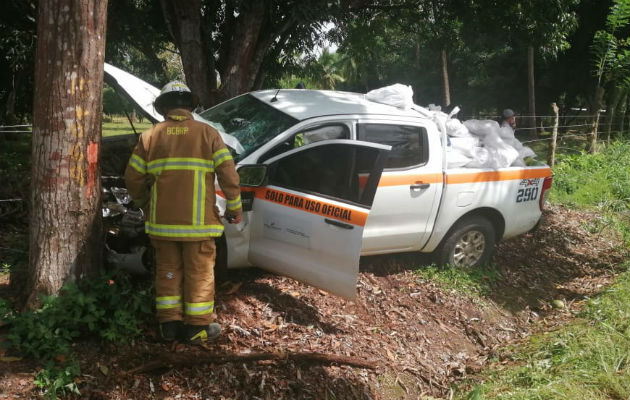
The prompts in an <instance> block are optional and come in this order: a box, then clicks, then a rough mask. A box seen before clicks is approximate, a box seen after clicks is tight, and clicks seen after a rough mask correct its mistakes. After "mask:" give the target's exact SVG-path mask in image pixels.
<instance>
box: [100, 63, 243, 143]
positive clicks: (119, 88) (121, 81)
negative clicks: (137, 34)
mask: <svg viewBox="0 0 630 400" xmlns="http://www.w3.org/2000/svg"><path fill="white" fill-rule="evenodd" d="M104 71H105V76H104V80H105V82H106V83H107V84H108V85H110V86H111V87H113V88H114V90H116V93H118V94H120V95H122V96H124V97H125V98H126V99H127V100H129V101H130V102H132V103H133V104H135V105H136V106H137V107H138V109H139V111H140V112H142V114H143V115H144V116H145V117H147V118H148V119H149V121H151V123H153V124H156V123H158V122H162V121H164V117H163V116H162V115H160V114H159V113H158V112H157V111H156V110H155V108H154V107H153V102H154V101H155V98H156V97H157V96H158V95H159V94H160V89H158V88H156V87H155V86H152V85H150V84H148V83H146V82H145V81H143V80H142V79H140V78H136V77H135V76H133V75H131V74H130V73H128V72H125V71H123V70H121V69H119V68H116V67H114V66H113V65H111V64H107V63H105V68H104ZM192 114H193V117H194V118H195V120H197V121H200V122H203V123H206V124H208V125H210V126H212V127H213V128H215V129H217V131H218V132H219V134H220V135H221V138H222V139H223V142H224V143H225V144H226V145H227V146H229V147H231V148H233V149H234V150H235V151H236V152H237V153H238V154H240V153H242V152H243V151H244V149H243V146H241V144H240V143H239V141H238V139H236V138H235V137H234V136H232V135H230V134H229V133H225V132H223V131H222V130H221V129H219V128H217V126H215V125H216V124H213V123H212V121H208V120H206V119H204V118H203V117H201V116H200V115H199V114H196V113H194V112H193V113H192Z"/></svg>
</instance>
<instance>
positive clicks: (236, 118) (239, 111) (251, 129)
mask: <svg viewBox="0 0 630 400" xmlns="http://www.w3.org/2000/svg"><path fill="white" fill-rule="evenodd" d="M199 115H201V117H203V118H204V119H206V120H208V121H210V122H211V123H212V126H214V127H215V128H216V129H217V130H219V131H220V132H224V133H227V134H230V135H232V136H234V137H235V138H236V139H237V140H238V142H239V143H240V145H241V147H242V149H239V148H238V146H231V147H233V148H234V147H236V150H237V152H236V153H238V154H235V151H234V149H233V150H232V153H233V154H232V156H233V157H234V159H235V161H236V162H238V161H240V160H242V159H244V158H245V157H247V156H248V155H249V154H251V153H252V152H254V151H255V150H256V149H258V148H259V147H260V146H262V145H263V144H265V143H267V142H268V141H269V140H271V139H273V138H274V137H276V136H277V135H278V134H280V133H281V132H283V131H285V130H286V129H287V128H289V127H290V126H292V125H294V124H296V123H297V122H298V120H296V119H295V118H293V117H290V116H288V115H287V114H285V113H283V112H281V111H278V110H276V109H275V108H273V107H271V106H269V105H267V104H265V103H263V102H262V101H260V100H258V99H256V98H255V97H254V96H252V95H249V94H246V95H243V96H239V97H236V98H234V99H232V100H230V101H226V102H225V103H222V104H219V105H218V106H215V107H212V108H210V109H208V110H206V111H203V112H202V113H200V114H199ZM226 144H228V145H230V144H229V143H226ZM238 150H241V151H238Z"/></svg>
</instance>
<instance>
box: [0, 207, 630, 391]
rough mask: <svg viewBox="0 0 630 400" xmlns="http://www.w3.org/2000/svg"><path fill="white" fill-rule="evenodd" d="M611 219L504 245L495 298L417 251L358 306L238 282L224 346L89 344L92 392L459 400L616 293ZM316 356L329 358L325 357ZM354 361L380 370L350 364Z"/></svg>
mask: <svg viewBox="0 0 630 400" xmlns="http://www.w3.org/2000/svg"><path fill="white" fill-rule="evenodd" d="M597 218H598V217H597V215H595V214H591V213H580V212H575V211H569V210H566V209H564V208H560V207H554V208H552V209H550V210H549V211H548V212H547V213H546V215H545V220H544V222H543V224H542V225H541V227H540V228H538V230H536V231H535V232H532V233H529V234H526V235H523V236H521V237H518V238H515V239H512V240H508V241H505V242H503V243H501V244H500V245H499V246H498V249H497V253H496V255H495V257H494V263H495V265H496V269H497V276H498V278H497V280H496V281H495V282H494V283H493V284H492V286H491V289H490V290H489V292H488V293H484V296H483V297H482V296H475V295H471V296H467V295H462V294H461V293H456V292H454V291H449V290H445V289H443V288H441V287H440V286H438V285H437V284H436V283H435V282H433V281H427V280H424V279H422V278H421V277H420V275H418V274H417V273H415V272H414V271H415V270H416V269H417V268H418V267H419V266H420V265H421V264H422V263H424V262H426V259H425V258H423V257H421V256H417V255H412V254H404V255H398V256H387V257H385V256H379V257H369V258H365V259H363V260H362V272H361V274H360V276H359V281H358V285H357V286H358V297H357V299H356V300H355V301H347V300H343V299H340V298H338V297H335V296H331V295H328V294H326V293H325V292H323V291H320V290H318V289H315V288H312V287H308V286H305V285H302V284H300V283H297V282H295V281H293V280H291V279H288V278H282V277H277V276H273V275H269V274H266V273H263V272H260V271H256V270H248V271H237V272H235V273H234V274H233V275H232V276H231V281H230V282H228V283H226V284H224V285H222V286H220V287H219V288H218V295H217V312H218V319H219V322H220V323H221V324H222V326H223V327H224V335H223V336H222V337H221V339H219V341H218V342H216V343H213V344H211V345H209V346H208V347H207V348H200V347H193V346H185V345H173V346H168V345H164V344H158V343H155V340H154V339H153V338H152V337H151V335H154V332H153V330H148V332H147V334H148V335H149V338H148V339H147V340H140V341H138V340H137V341H136V342H135V343H134V344H133V345H129V346H125V347H124V348H110V347H103V346H100V345H90V344H89V343H82V344H79V345H77V350H78V351H77V353H78V354H79V361H80V364H81V369H82V371H83V373H84V374H85V375H84V383H85V385H84V386H83V389H82V393H83V395H84V396H89V397H92V398H107V399H127V398H137V399H140V398H154V397H157V398H165V399H166V398H217V399H219V398H225V399H281V398H285V399H324V398H336V399H377V398H379V399H381V398H382V399H392V398H409V399H412V398H413V399H415V398H421V396H422V395H423V394H424V395H432V396H445V395H447V394H448V391H449V387H450V385H451V384H452V383H453V382H455V381H457V380H459V379H461V378H462V377H464V376H465V375H466V374H467V373H470V372H471V371H476V370H478V369H479V368H481V367H482V366H483V364H484V362H485V360H486V359H487V358H488V356H489V355H492V354H493V352H494V350H495V349H496V348H497V347H498V346H502V345H504V344H506V343H508V342H510V341H513V340H514V339H518V338H521V337H525V336H527V335H528V334H530V333H531V331H532V330H536V329H540V327H544V324H540V323H539V321H543V320H545V321H546V320H548V319H553V318H554V316H559V317H560V316H563V315H565V316H566V315H570V313H569V312H567V311H557V310H552V308H551V307H550V305H549V304H550V302H551V301H552V300H554V299H561V300H564V301H565V302H567V303H568V304H569V307H571V305H572V302H573V301H575V300H579V299H582V298H584V296H586V295H592V294H593V293H595V292H597V291H599V290H601V288H602V287H603V286H605V285H607V284H609V283H610V281H611V280H612V278H613V277H614V275H615V272H616V268H617V267H616V266H618V265H619V263H620V262H621V260H622V258H623V257H624V253H623V252H622V250H620V249H619V248H618V247H617V246H616V244H617V243H618V241H617V240H616V239H615V238H614V237H612V238H611V235H609V234H608V232H594V230H593V229H592V226H595V225H596V222H597ZM313 353H318V354H320V355H321V354H324V355H326V357H329V358H328V359H327V358H326V357H324V358H319V359H313V357H312V354H313ZM265 354H266V355H267V356H268V357H266V358H267V359H266V360H265V359H264V358H265V357H264V355H265ZM260 355H262V358H263V360H260V358H256V357H259V356H260ZM309 355H311V356H309ZM335 357H336V358H335ZM209 358H210V359H213V358H214V362H212V363H208V359H209ZM254 358H256V359H257V360H258V361H253V359H254ZM352 360H354V361H357V362H359V361H360V362H361V363H363V364H365V366H366V367H367V368H358V367H352V366H349V365H346V364H352V363H351V362H350V361H352ZM334 361H337V362H334ZM13 365H14V368H13V369H12V368H11V367H10V366H8V365H7V363H0V376H1V377H0V387H3V388H4V389H2V390H0V398H1V397H2V396H3V395H5V396H6V395H8V396H13V395H15V396H18V395H23V396H27V397H29V396H31V395H32V393H33V392H29V390H32V386H31V388H30V389H29V384H28V383H26V384H24V382H22V381H23V380H24V375H23V374H24V372H25V371H28V366H27V365H25V364H13ZM175 365H177V367H174V366H175ZM102 366H107V369H106V371H108V372H107V375H105V374H104V373H103V368H102ZM138 368H144V371H143V372H140V371H139V370H138ZM9 371H13V372H9Z"/></svg>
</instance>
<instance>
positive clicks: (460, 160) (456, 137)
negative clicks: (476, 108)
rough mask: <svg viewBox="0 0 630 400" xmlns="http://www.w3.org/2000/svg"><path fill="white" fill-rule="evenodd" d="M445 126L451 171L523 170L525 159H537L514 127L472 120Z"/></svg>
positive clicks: (451, 122) (490, 121)
mask: <svg viewBox="0 0 630 400" xmlns="http://www.w3.org/2000/svg"><path fill="white" fill-rule="evenodd" d="M445 116H446V115H445ZM445 125H446V134H447V135H448V146H447V151H446V161H447V164H448V167H449V168H460V167H464V168H492V169H496V168H505V167H524V166H525V165H526V162H525V159H526V158H528V157H531V158H534V157H536V153H534V151H533V150H532V149H530V148H529V147H527V146H523V144H522V143H521V142H520V141H519V140H518V139H516V138H515V137H514V130H513V129H512V128H511V127H509V126H499V123H498V122H496V121H492V120H476V119H470V120H468V121H464V122H463V123H462V122H461V121H460V120H458V119H457V118H450V119H447V120H446V121H445Z"/></svg>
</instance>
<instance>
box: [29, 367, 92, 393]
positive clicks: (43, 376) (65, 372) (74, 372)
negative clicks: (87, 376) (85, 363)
mask: <svg viewBox="0 0 630 400" xmlns="http://www.w3.org/2000/svg"><path fill="white" fill-rule="evenodd" d="M80 374H81V370H80V368H79V364H78V363H77V362H76V361H71V362H70V363H67V365H65V366H62V367H60V366H56V365H55V364H54V363H52V362H48V363H47V364H46V366H45V367H44V368H42V369H40V370H39V371H37V372H36V373H35V385H36V386H37V387H39V388H40V389H43V390H44V391H45V394H44V397H45V398H47V399H57V398H58V397H59V396H60V395H68V394H77V395H80V394H81V392H79V387H78V385H77V380H78V378H77V377H78V376H79V375H80Z"/></svg>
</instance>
